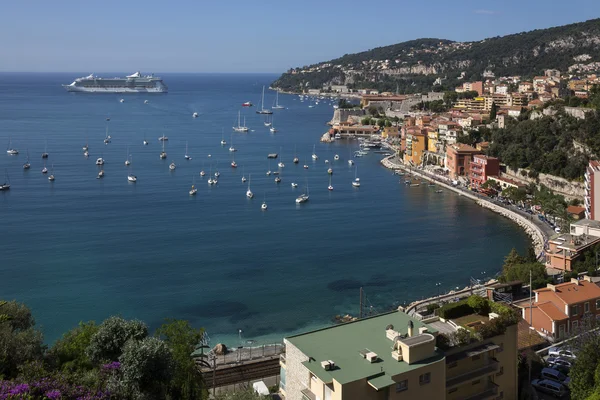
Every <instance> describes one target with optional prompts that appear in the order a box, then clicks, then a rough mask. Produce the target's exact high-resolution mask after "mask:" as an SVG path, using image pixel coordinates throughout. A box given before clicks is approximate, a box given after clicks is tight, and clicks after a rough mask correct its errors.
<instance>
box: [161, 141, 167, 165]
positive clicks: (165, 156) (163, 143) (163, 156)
mask: <svg viewBox="0 0 600 400" xmlns="http://www.w3.org/2000/svg"><path fill="white" fill-rule="evenodd" d="M162 146H163V147H162V151H161V152H160V159H161V160H164V159H165V158H167V152H166V151H165V142H164V141H163V142H162Z"/></svg>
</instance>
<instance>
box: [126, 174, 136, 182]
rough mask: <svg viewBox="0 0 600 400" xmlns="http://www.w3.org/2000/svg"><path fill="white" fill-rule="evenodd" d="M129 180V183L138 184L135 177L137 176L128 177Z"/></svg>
mask: <svg viewBox="0 0 600 400" xmlns="http://www.w3.org/2000/svg"><path fill="white" fill-rule="evenodd" d="M127 180H128V181H129V182H137V176H135V175H127Z"/></svg>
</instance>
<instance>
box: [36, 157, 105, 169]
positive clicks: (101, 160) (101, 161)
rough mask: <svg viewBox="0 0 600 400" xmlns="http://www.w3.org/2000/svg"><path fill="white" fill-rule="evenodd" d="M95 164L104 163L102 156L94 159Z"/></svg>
mask: <svg viewBox="0 0 600 400" xmlns="http://www.w3.org/2000/svg"><path fill="white" fill-rule="evenodd" d="M96 165H104V158H102V157H99V158H98V159H96ZM42 172H43V171H42Z"/></svg>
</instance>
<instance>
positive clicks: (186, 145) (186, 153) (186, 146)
mask: <svg viewBox="0 0 600 400" xmlns="http://www.w3.org/2000/svg"><path fill="white" fill-rule="evenodd" d="M183 157H184V158H185V159H186V160H191V159H192V157H190V156H189V154H188V142H187V141H186V142H185V155H184V156H183Z"/></svg>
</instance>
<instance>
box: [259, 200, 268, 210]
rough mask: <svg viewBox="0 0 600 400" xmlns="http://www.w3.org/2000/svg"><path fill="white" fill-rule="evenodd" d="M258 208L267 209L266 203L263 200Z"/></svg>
mask: <svg viewBox="0 0 600 400" xmlns="http://www.w3.org/2000/svg"><path fill="white" fill-rule="evenodd" d="M260 209H261V210H263V211H266V210H267V203H266V202H264V201H263V203H262V205H261V206H260Z"/></svg>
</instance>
